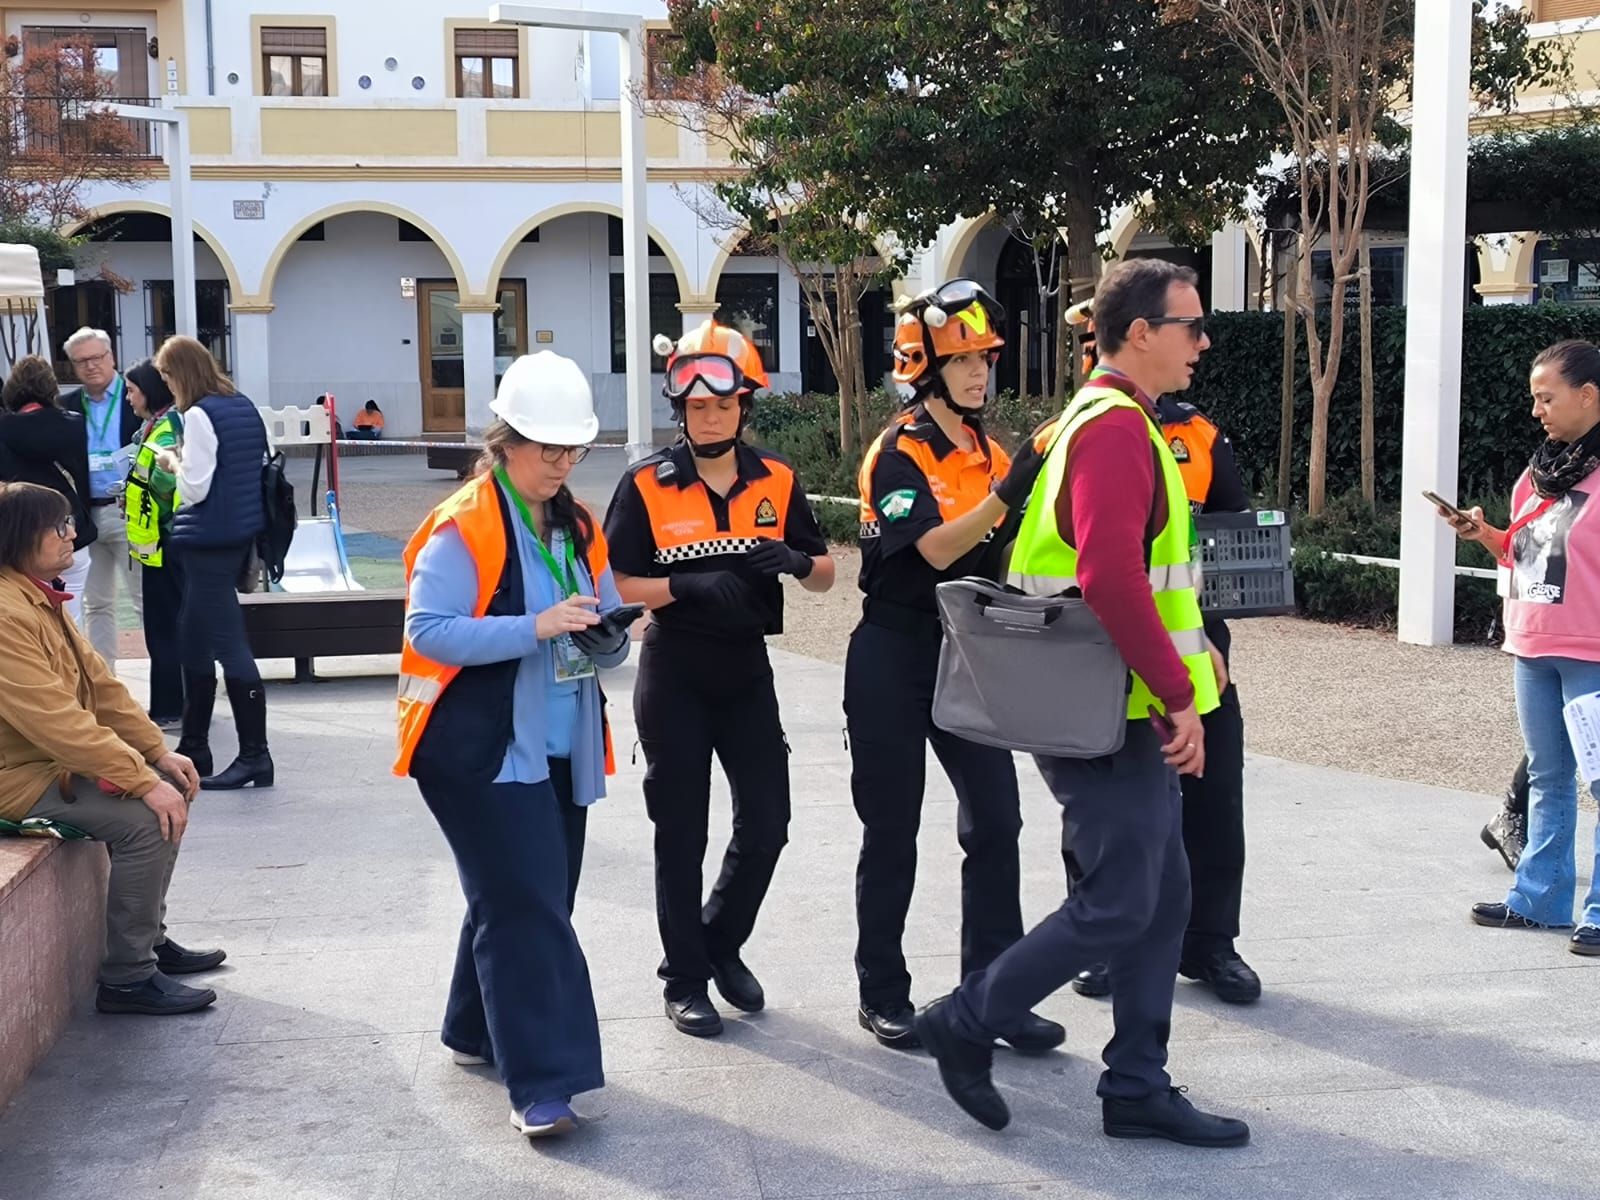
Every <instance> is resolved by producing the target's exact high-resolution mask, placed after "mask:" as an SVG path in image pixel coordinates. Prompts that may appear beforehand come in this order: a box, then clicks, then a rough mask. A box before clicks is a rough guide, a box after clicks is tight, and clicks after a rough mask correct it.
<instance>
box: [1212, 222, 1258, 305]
mask: <svg viewBox="0 0 1600 1200" xmlns="http://www.w3.org/2000/svg"><path fill="white" fill-rule="evenodd" d="M1248 244H1249V240H1248V239H1247V238H1246V237H1245V231H1244V226H1243V225H1240V224H1239V223H1238V222H1237V221H1233V222H1229V223H1228V224H1227V225H1224V226H1223V227H1222V228H1221V229H1219V230H1217V231H1216V233H1214V234H1212V235H1211V310H1212V311H1213V312H1243V311H1244V309H1245V307H1246V304H1245V299H1246V293H1247V292H1248V288H1247V286H1246V283H1245V259H1246V254H1245V250H1246V247H1247V246H1248Z"/></svg>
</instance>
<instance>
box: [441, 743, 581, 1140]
mask: <svg viewBox="0 0 1600 1200" xmlns="http://www.w3.org/2000/svg"><path fill="white" fill-rule="evenodd" d="M550 771H551V777H550V780H549V781H547V782H545V783H534V784H524V783H496V784H490V785H488V786H487V787H485V788H482V789H470V790H467V789H454V788H447V787H437V786H431V785H430V786H424V787H423V788H422V798H423V800H424V801H425V802H426V803H427V805H428V808H429V810H430V811H431V812H432V813H433V815H434V819H435V820H437V821H438V822H439V828H440V829H442V830H443V831H444V836H445V840H446V841H448V842H449V843H450V849H451V851H452V852H453V853H454V855H455V859H456V870H457V872H458V873H459V875H460V877H461V890H462V891H463V892H464V893H465V894H466V898H467V915H466V918H465V920H463V921H462V923H461V940H460V943H459V945H458V948H457V952H456V965H455V973H454V974H453V975H452V976H451V979H450V998H449V1000H448V1001H447V1002H446V1004H445V1015H444V1027H443V1028H442V1030H441V1031H440V1039H441V1040H442V1041H443V1042H444V1044H445V1045H446V1046H449V1047H450V1048H451V1049H452V1050H460V1051H462V1052H463V1053H466V1054H476V1055H479V1056H480V1057H482V1058H486V1059H488V1060H489V1061H490V1062H492V1063H494V1064H495V1066H496V1067H497V1068H499V1071H500V1078H501V1079H502V1080H504V1082H505V1085H506V1090H507V1091H509V1092H510V1093H511V1103H512V1105H513V1107H515V1108H516V1109H517V1110H518V1111H519V1112H520V1111H522V1110H524V1109H526V1108H527V1107H528V1106H529V1105H530V1104H537V1103H540V1102H541V1101H546V1100H561V1099H567V1098H570V1097H572V1096H575V1095H577V1094H578V1093H579V1092H587V1091H591V1090H593V1089H594V1088H598V1087H601V1086H602V1085H603V1084H604V1083H605V1074H604V1072H603V1070H602V1068H601V1064H600V1023H599V1019H598V1018H597V1017H596V1015H595V1007H594V993H593V991H592V990H591V988H590V985H589V965H588V963H587V962H586V961H585V960H584V957H583V948H582V947H581V946H579V945H578V935H577V933H576V932H575V931H574V930H573V928H572V909H571V899H572V897H573V896H574V895H575V893H576V890H577V882H578V879H577V877H578V867H579V865H580V863H581V859H582V847H583V832H584V819H585V810H584V809H581V808H579V807H578V806H577V805H575V804H573V803H572V774H571V764H569V763H566V762H564V761H562V760H560V759H552V760H551V763H550ZM574 843H576V845H575V847H574Z"/></svg>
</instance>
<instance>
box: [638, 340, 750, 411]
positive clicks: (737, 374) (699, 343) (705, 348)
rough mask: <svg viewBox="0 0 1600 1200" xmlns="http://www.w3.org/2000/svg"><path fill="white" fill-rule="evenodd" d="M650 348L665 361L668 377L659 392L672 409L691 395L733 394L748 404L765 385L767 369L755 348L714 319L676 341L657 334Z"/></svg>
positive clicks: (680, 404) (679, 405)
mask: <svg viewBox="0 0 1600 1200" xmlns="http://www.w3.org/2000/svg"><path fill="white" fill-rule="evenodd" d="M653 347H654V349H655V352H656V353H657V354H659V355H662V356H663V357H665V358H666V360H667V378H666V381H665V382H664V383H663V385H662V389H661V390H662V394H663V395H665V396H666V398H667V399H668V400H669V401H671V403H672V406H673V407H674V408H678V407H681V406H682V404H683V402H684V401H685V400H687V399H688V398H689V397H690V396H691V395H697V396H735V395H736V396H739V397H740V399H741V401H742V402H743V403H745V404H748V403H749V396H750V393H751V392H753V391H755V389H756V388H758V387H763V388H764V387H766V386H767V372H766V368H765V367H763V366H762V365H761V354H760V352H759V351H757V350H756V348H755V345H754V344H753V343H752V342H751V341H750V339H749V338H747V337H745V336H744V334H742V333H740V332H739V331H738V330H737V329H731V328H729V327H728V326H726V325H718V324H717V322H716V320H715V319H711V320H708V321H706V322H705V324H703V325H701V326H700V327H699V328H697V329H692V330H690V331H689V332H688V333H686V334H684V335H683V336H682V337H681V338H679V339H678V340H677V341H676V342H674V341H673V340H672V339H671V338H670V337H668V336H667V335H666V334H664V333H663V334H657V335H656V338H655V342H654V343H653Z"/></svg>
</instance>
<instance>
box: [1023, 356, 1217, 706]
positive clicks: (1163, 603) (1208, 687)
mask: <svg viewBox="0 0 1600 1200" xmlns="http://www.w3.org/2000/svg"><path fill="white" fill-rule="evenodd" d="M1118 407H1121V408H1132V409H1136V410H1138V412H1139V413H1140V414H1141V415H1142V416H1144V418H1145V424H1146V425H1147V426H1148V427H1149V430H1150V441H1151V443H1152V445H1153V446H1154V449H1155V456H1156V461H1157V462H1159V463H1160V464H1161V470H1160V477H1159V478H1158V479H1157V481H1156V486H1157V487H1159V488H1162V489H1163V490H1164V491H1165V493H1166V499H1167V523H1166V524H1165V525H1164V526H1163V527H1162V528H1161V530H1160V532H1158V533H1157V534H1156V536H1155V540H1154V542H1153V543H1152V544H1151V546H1150V590H1151V593H1152V595H1153V597H1154V599H1155V604H1156V611H1157V612H1158V613H1159V614H1160V615H1161V624H1162V625H1163V626H1165V627H1166V630H1167V633H1168V634H1169V635H1170V636H1171V638H1172V644H1173V646H1174V647H1175V648H1176V649H1177V651H1178V654H1179V656H1180V657H1181V658H1182V659H1183V664H1184V666H1186V667H1187V668H1188V669H1189V680H1190V682H1191V683H1193V685H1194V702H1195V708H1196V710H1197V711H1198V712H1201V713H1208V712H1210V711H1211V710H1212V709H1214V708H1216V707H1217V706H1218V705H1219V704H1220V703H1221V700H1220V699H1219V697H1218V693H1217V676H1216V670H1215V668H1214V667H1213V666H1212V663H1211V654H1210V651H1209V649H1208V648H1207V646H1206V636H1205V630H1204V629H1203V628H1202V621H1201V616H1200V597H1199V587H1200V576H1199V572H1198V570H1197V569H1196V567H1195V566H1194V560H1193V546H1194V544H1195V538H1194V518H1193V517H1192V516H1191V515H1190V513H1189V497H1188V493H1187V492H1186V491H1185V489H1184V485H1183V475H1182V473H1181V472H1180V471H1179V470H1178V464H1177V462H1176V461H1175V460H1174V459H1173V457H1172V451H1171V450H1169V449H1168V448H1167V441H1166V438H1164V437H1163V436H1162V433H1161V429H1160V427H1159V426H1158V425H1156V423H1155V422H1154V421H1152V420H1151V419H1150V415H1149V414H1148V413H1146V412H1145V410H1144V408H1143V407H1142V406H1141V405H1140V404H1139V403H1138V401H1136V400H1133V399H1131V398H1130V397H1128V396H1126V395H1124V394H1123V393H1122V392H1119V391H1116V390H1115V389H1113V388H1108V387H1096V386H1094V385H1093V384H1091V385H1090V386H1088V387H1085V388H1084V389H1083V390H1082V391H1080V392H1079V393H1078V394H1077V395H1076V396H1074V397H1073V399H1072V403H1071V404H1069V405H1067V408H1066V411H1065V412H1063V413H1062V414H1061V416H1060V418H1059V419H1058V420H1057V422H1056V424H1055V429H1056V436H1055V442H1054V445H1053V446H1052V447H1051V448H1050V452H1049V456H1048V457H1047V458H1046V459H1045V464H1044V469H1043V470H1041V471H1040V472H1039V478H1038V480H1037V481H1036V482H1035V483H1034V485H1033V494H1032V495H1031V496H1030V497H1029V499H1028V507H1027V511H1026V512H1025V513H1024V514H1023V518H1022V526H1021V528H1020V529H1019V530H1018V532H1017V541H1016V545H1015V546H1014V547H1013V549H1012V551H1011V573H1010V577H1009V582H1010V583H1011V585H1012V586H1013V587H1017V588H1020V589H1021V590H1022V591H1024V592H1027V593H1028V594H1029V595H1033V596H1053V595H1057V594H1058V593H1061V592H1065V591H1067V590H1068V589H1069V588H1075V587H1077V586H1078V551H1077V550H1076V548H1074V547H1072V546H1069V545H1068V544H1067V543H1066V541H1065V540H1063V538H1062V536H1061V532H1060V530H1059V529H1057V527H1056V506H1055V498H1056V496H1057V494H1058V493H1059V492H1060V490H1061V489H1062V488H1063V487H1065V486H1066V481H1067V461H1068V458H1069V457H1070V455H1071V453H1072V442H1073V439H1074V437H1075V436H1076V435H1077V433H1078V431H1079V430H1081V429H1082V428H1083V427H1084V426H1085V425H1087V424H1088V423H1089V422H1090V421H1092V420H1094V419H1095V418H1096V417H1098V416H1100V415H1101V414H1103V413H1105V412H1107V411H1109V410H1110V409H1112V408H1118ZM1152 706H1154V708H1155V709H1156V711H1157V712H1165V711H1166V706H1165V705H1164V704H1163V703H1162V702H1161V701H1160V700H1159V699H1157V698H1156V696H1155V695H1154V694H1153V693H1152V692H1151V691H1150V689H1149V687H1148V686H1147V685H1146V684H1145V682H1144V680H1142V679H1140V678H1139V676H1138V675H1137V674H1135V675H1134V676H1133V690H1132V691H1131V692H1130V693H1129V695H1128V716H1129V718H1130V719H1133V718H1139V717H1145V716H1148V715H1149V709H1150V708H1151V707H1152Z"/></svg>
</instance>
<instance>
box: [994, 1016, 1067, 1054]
mask: <svg viewBox="0 0 1600 1200" xmlns="http://www.w3.org/2000/svg"><path fill="white" fill-rule="evenodd" d="M1000 1040H1001V1041H1002V1042H1004V1043H1005V1044H1006V1045H1008V1046H1010V1047H1011V1048H1012V1049H1013V1050H1015V1051H1016V1052H1017V1053H1018V1054H1048V1053H1049V1052H1050V1051H1052V1050H1054V1049H1055V1048H1056V1047H1057V1046H1059V1045H1061V1043H1062V1042H1064V1041H1066V1040H1067V1031H1066V1029H1065V1028H1063V1027H1062V1026H1060V1025H1057V1024H1056V1023H1055V1022H1054V1021H1051V1020H1048V1019H1047V1018H1045V1017H1041V1016H1040V1015H1039V1014H1038V1013H1029V1014H1028V1015H1027V1016H1025V1017H1023V1018H1022V1023H1021V1024H1020V1025H1018V1026H1017V1031H1016V1032H1015V1033H1013V1034H1012V1035H1011V1036H1010V1037H1004V1038H1001V1039H1000Z"/></svg>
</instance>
